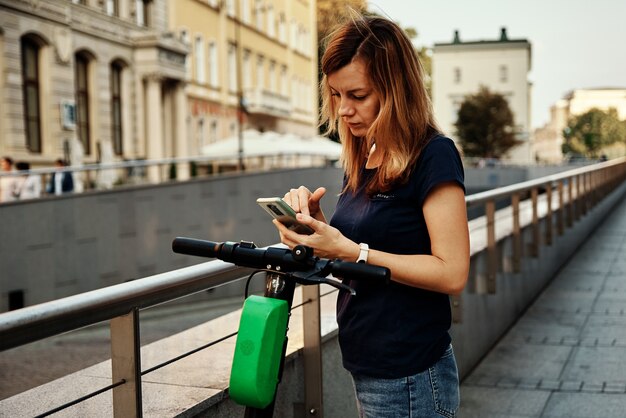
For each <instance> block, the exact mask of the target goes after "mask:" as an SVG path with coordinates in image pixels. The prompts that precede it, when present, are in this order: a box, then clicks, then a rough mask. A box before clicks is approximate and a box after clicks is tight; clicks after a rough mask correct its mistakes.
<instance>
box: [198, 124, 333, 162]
mask: <svg viewBox="0 0 626 418" xmlns="http://www.w3.org/2000/svg"><path fill="white" fill-rule="evenodd" d="M238 151H239V137H238V136H231V137H228V138H226V139H223V140H221V141H217V142H215V143H213V144H209V145H205V146H204V147H203V148H202V154H203V155H206V156H211V157H218V158H219V157H222V158H226V157H227V158H235V157H237V156H238ZM281 154H283V155H284V154H304V155H317V156H323V157H326V158H331V159H338V158H339V156H340V155H341V144H338V143H336V142H333V141H331V140H330V139H328V138H324V137H321V136H313V137H308V138H303V137H300V136H297V135H294V134H284V135H283V134H279V133H277V132H273V131H267V132H263V133H259V132H258V131H256V130H253V129H250V130H245V131H244V132H243V156H244V158H245V157H261V156H265V157H268V156H275V155H281Z"/></svg>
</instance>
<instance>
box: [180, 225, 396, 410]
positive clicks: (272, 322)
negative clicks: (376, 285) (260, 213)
mask: <svg viewBox="0 0 626 418" xmlns="http://www.w3.org/2000/svg"><path fill="white" fill-rule="evenodd" d="M172 250H173V251H174V252H176V253H180V254H187V255H195V256H200V257H209V258H218V259H220V260H223V261H226V262H229V263H233V264H235V265H237V266H241V267H250V268H253V269H257V270H256V271H255V272H253V273H252V274H251V275H250V277H249V278H248V280H250V278H252V276H253V275H254V274H255V273H257V272H259V271H264V272H266V273H267V276H266V279H265V280H266V282H265V283H266V286H265V292H264V296H256V295H251V296H249V297H246V300H245V302H244V306H243V310H242V313H241V319H240V322H239V332H238V333H237V342H236V344H235V354H234V357H233V363H232V368H231V374H230V385H229V389H228V391H229V395H230V397H231V398H232V399H233V400H234V401H235V402H236V403H238V404H240V405H244V406H245V407H246V410H245V415H244V417H246V418H271V417H272V416H273V414H274V402H275V400H276V389H277V386H278V383H279V382H280V379H281V376H282V370H283V364H284V361H285V352H286V349H287V327H288V322H289V311H290V310H291V305H292V302H293V295H294V291H295V287H296V284H301V285H315V284H322V283H325V284H328V285H330V286H333V287H335V288H337V289H340V290H343V291H347V292H349V293H350V294H352V295H355V294H356V292H355V291H354V289H352V288H351V287H349V286H347V285H346V284H344V283H342V282H341V281H339V280H337V279H334V278H329V277H327V276H329V275H332V276H333V277H337V278H342V279H348V280H375V281H385V282H388V281H389V278H390V271H389V269H388V268H386V267H381V266H374V265H371V264H365V263H353V262H347V261H341V260H338V259H336V260H328V259H323V258H319V257H315V256H314V254H313V250H312V249H311V248H309V247H306V246H303V245H298V246H296V247H294V248H293V249H292V250H289V249H286V248H279V247H268V248H257V247H256V246H255V245H254V243H252V242H247V241H241V242H238V243H236V242H228V241H227V242H212V241H205V240H198V239H194V238H183V237H178V238H176V239H174V241H173V242H172ZM248 283H249V282H248ZM248 283H247V284H246V291H245V293H246V296H247V293H248V291H247V289H248Z"/></svg>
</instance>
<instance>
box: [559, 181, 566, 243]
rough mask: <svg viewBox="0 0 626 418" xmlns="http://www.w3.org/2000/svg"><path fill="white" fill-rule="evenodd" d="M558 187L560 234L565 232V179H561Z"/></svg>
mask: <svg viewBox="0 0 626 418" xmlns="http://www.w3.org/2000/svg"><path fill="white" fill-rule="evenodd" d="M557 188H558V194H559V208H558V212H557V225H558V226H557V234H559V236H561V235H563V234H564V233H565V219H564V218H565V216H564V215H565V213H564V212H565V205H564V203H565V201H564V198H563V180H559V183H558V185H557Z"/></svg>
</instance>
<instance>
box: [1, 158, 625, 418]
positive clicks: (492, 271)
mask: <svg viewBox="0 0 626 418" xmlns="http://www.w3.org/2000/svg"><path fill="white" fill-rule="evenodd" d="M625 179H626V158H621V159H617V160H612V161H609V162H605V163H601V164H596V165H594V166H589V167H584V168H579V169H575V170H571V171H568V172H564V173H561V174H557V175H552V176H548V177H544V178H541V179H537V180H532V181H527V182H523V183H519V184H516V185H512V186H507V187H502V188H499V189H495V190H491V191H487V192H483V193H478V194H474V195H471V196H468V197H467V198H466V201H467V206H468V208H469V207H475V206H484V207H485V211H486V228H485V230H486V236H487V245H486V251H487V253H488V292H489V293H495V291H496V288H495V276H496V274H497V272H498V271H497V268H498V263H497V258H496V257H497V252H496V242H497V239H496V231H495V223H496V216H495V213H496V209H495V204H496V201H497V200H499V199H502V198H510V199H511V209H512V223H513V225H512V237H513V241H514V246H513V252H514V260H515V261H514V263H513V264H514V266H515V269H518V270H519V269H521V256H522V254H521V245H522V234H521V230H522V228H523V225H522V223H521V222H520V205H521V201H522V200H527V201H528V205H527V206H529V207H530V210H531V211H532V214H531V221H530V224H529V226H530V228H531V230H532V242H531V243H530V245H531V248H532V249H533V250H532V251H531V256H532V257H536V256H537V255H538V254H539V245H540V235H541V230H540V218H542V219H543V220H544V221H545V222H544V225H545V229H544V231H543V234H544V242H545V243H546V244H547V245H550V243H551V242H552V237H553V233H554V231H553V224H554V220H556V234H557V235H562V234H563V233H564V230H565V228H566V227H570V226H572V225H573V223H574V222H575V221H576V220H577V219H579V218H580V217H581V216H583V215H584V214H585V213H586V212H587V211H588V210H590V209H591V208H592V207H593V206H594V205H595V204H596V203H597V202H598V201H600V200H601V199H602V198H603V197H604V196H605V195H607V194H608V193H610V191H612V190H613V189H614V188H615V187H616V186H618V185H619V184H620V183H621V182H623V181H624V180H625ZM555 193H556V194H555ZM540 195H541V196H542V197H543V200H544V202H545V205H544V206H545V208H544V209H545V210H544V211H543V213H540V211H539V209H538V208H539V206H540V205H539V200H540ZM555 205H556V207H553V206H555ZM555 213H556V218H553V217H554V216H555ZM507 219H508V218H507ZM247 272H248V270H247V269H241V268H237V267H235V266H233V265H231V264H228V263H224V262H221V261H211V262H207V263H203V264H199V265H196V266H191V267H186V268H183V269H178V270H174V271H170V272H167V273H162V274H158V275H154V276H150V277H146V278H143V279H139V280H136V281H132V282H127V283H123V284H119V285H116V286H111V287H108V288H104V289H99V290H95V291H92V292H88V293H83V294H80V295H75V296H71V297H67V298H64V299H59V300H56V301H52V302H47V303H43V304H40V305H36V306H31V307H27V308H23V309H20V310H17V311H11V312H7V313H4V314H2V315H0V350H6V349H9V348H12V347H18V346H20V345H23V344H26V343H29V342H33V341H37V340H41V339H43V338H46V337H50V336H54V335H58V334H61V333H63V332H68V331H72V330H76V329H78V328H81V327H84V326H87V325H92V324H96V323H99V322H102V321H110V330H111V363H112V369H113V377H112V384H111V385H109V386H106V387H103V388H101V389H99V390H98V391H96V392H93V393H91V394H89V395H87V396H84V397H82V398H80V399H76V400H75V401H73V402H70V403H68V404H65V405H62V406H60V407H59V408H56V409H55V410H52V411H48V412H47V413H45V414H43V416H45V415H49V414H51V413H54V412H56V411H58V410H60V409H63V408H66V407H68V406H71V405H73V404H75V403H78V402H80V401H82V400H85V399H88V398H89V397H92V396H95V395H97V394H99V393H102V392H103V391H107V390H112V391H113V408H114V412H115V416H123V417H138V416H141V414H142V412H141V411H142V406H141V376H142V375H143V374H146V373H149V372H151V371H153V370H156V369H157V368H159V367H163V366H164V365H166V364H170V363H172V362H173V361H176V360H177V359H180V358H182V357H183V356H186V355H188V354H189V353H187V354H184V355H182V356H179V357H177V358H175V359H171V360H169V361H167V362H165V363H162V364H161V365H158V366H155V367H153V368H151V369H148V370H145V371H143V372H142V371H141V370H140V358H139V349H140V347H139V338H138V333H139V317H138V311H139V310H140V309H144V308H148V307H150V306H154V305H157V304H160V303H163V302H166V301H169V300H173V299H176V298H179V297H182V296H185V295H189V294H192V293H195V292H199V291H202V290H206V289H209V288H213V287H216V286H219V285H222V284H225V283H228V282H230V281H233V280H235V279H237V278H241V277H242V276H244V275H245V274H246V273H247ZM311 288H313V287H311ZM303 298H305V299H306V300H307V302H317V303H306V304H305V305H307V306H308V305H310V308H309V309H304V312H303V316H304V321H305V323H308V322H316V323H317V324H319V321H320V319H319V315H320V313H319V291H318V290H317V289H315V291H308V292H307V294H306V296H303ZM452 303H453V311H454V309H455V308H457V309H458V307H459V303H460V300H459V299H456V298H453V299H452ZM307 315H308V316H307ZM459 320H460V317H459V316H458V315H457V316H455V321H457V322H458V321H459ZM317 334H319V330H318V331H317ZM232 335H234V334H231V335H227V336H224V338H228V337H231V336H232ZM312 341H314V342H313V344H317V345H318V347H317V348H314V349H313V350H311V351H312V353H313V355H314V356H317V357H318V359H317V360H316V362H319V361H320V359H319V344H320V342H319V341H320V340H319V335H317V336H316V337H315V338H312ZM214 343H216V342H215V341H214V342H212V343H210V344H214ZM305 344H307V343H306V341H305ZM203 348H206V346H203V347H199V348H197V349H196V350H194V352H196V351H197V350H201V349H203ZM307 351H309V350H305V351H304V355H305V356H306V355H307ZM306 362H308V360H305V363H306ZM311 367H320V366H319V365H317V366H315V365H313V366H311ZM316 379H321V376H316ZM314 383H315V382H313V384H311V385H308V386H312V387H313V386H319V385H315V384H314ZM318 383H319V382H318ZM311 396H316V397H321V393H319V394H313V395H311Z"/></svg>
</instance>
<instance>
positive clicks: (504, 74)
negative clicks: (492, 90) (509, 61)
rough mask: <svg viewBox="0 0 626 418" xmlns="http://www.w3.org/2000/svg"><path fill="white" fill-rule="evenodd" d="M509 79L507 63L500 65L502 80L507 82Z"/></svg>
mask: <svg viewBox="0 0 626 418" xmlns="http://www.w3.org/2000/svg"><path fill="white" fill-rule="evenodd" d="M508 80H509V69H508V68H507V66H506V65H501V66H500V82H502V83H506V82H507V81H508Z"/></svg>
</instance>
